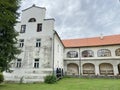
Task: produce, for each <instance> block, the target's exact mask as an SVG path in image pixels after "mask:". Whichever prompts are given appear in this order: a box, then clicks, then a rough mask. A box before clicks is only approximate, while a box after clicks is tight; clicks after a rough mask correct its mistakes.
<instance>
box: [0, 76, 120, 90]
mask: <svg viewBox="0 0 120 90" xmlns="http://www.w3.org/2000/svg"><path fill="white" fill-rule="evenodd" d="M0 90H120V79H80V78H64V79H62V80H60V81H58V82H57V83H55V84H45V83H39V84H2V85H0Z"/></svg>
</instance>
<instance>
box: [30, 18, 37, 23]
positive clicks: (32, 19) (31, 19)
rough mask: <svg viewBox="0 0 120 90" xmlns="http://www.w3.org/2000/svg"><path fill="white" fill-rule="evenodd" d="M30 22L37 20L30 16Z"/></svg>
mask: <svg viewBox="0 0 120 90" xmlns="http://www.w3.org/2000/svg"><path fill="white" fill-rule="evenodd" d="M28 22H36V19H35V18H30V19H29V21H28Z"/></svg>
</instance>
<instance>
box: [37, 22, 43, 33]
mask: <svg viewBox="0 0 120 90" xmlns="http://www.w3.org/2000/svg"><path fill="white" fill-rule="evenodd" d="M40 31H42V23H39V24H37V32H40Z"/></svg>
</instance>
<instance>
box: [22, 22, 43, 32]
mask: <svg viewBox="0 0 120 90" xmlns="http://www.w3.org/2000/svg"><path fill="white" fill-rule="evenodd" d="M25 31H26V25H25V24H24V25H21V29H20V33H25ZM36 31H37V32H41V31H42V23H38V24H37V30H36Z"/></svg>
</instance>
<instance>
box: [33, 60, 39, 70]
mask: <svg viewBox="0 0 120 90" xmlns="http://www.w3.org/2000/svg"><path fill="white" fill-rule="evenodd" d="M39 67H40V59H39V58H35V59H34V68H39Z"/></svg>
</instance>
